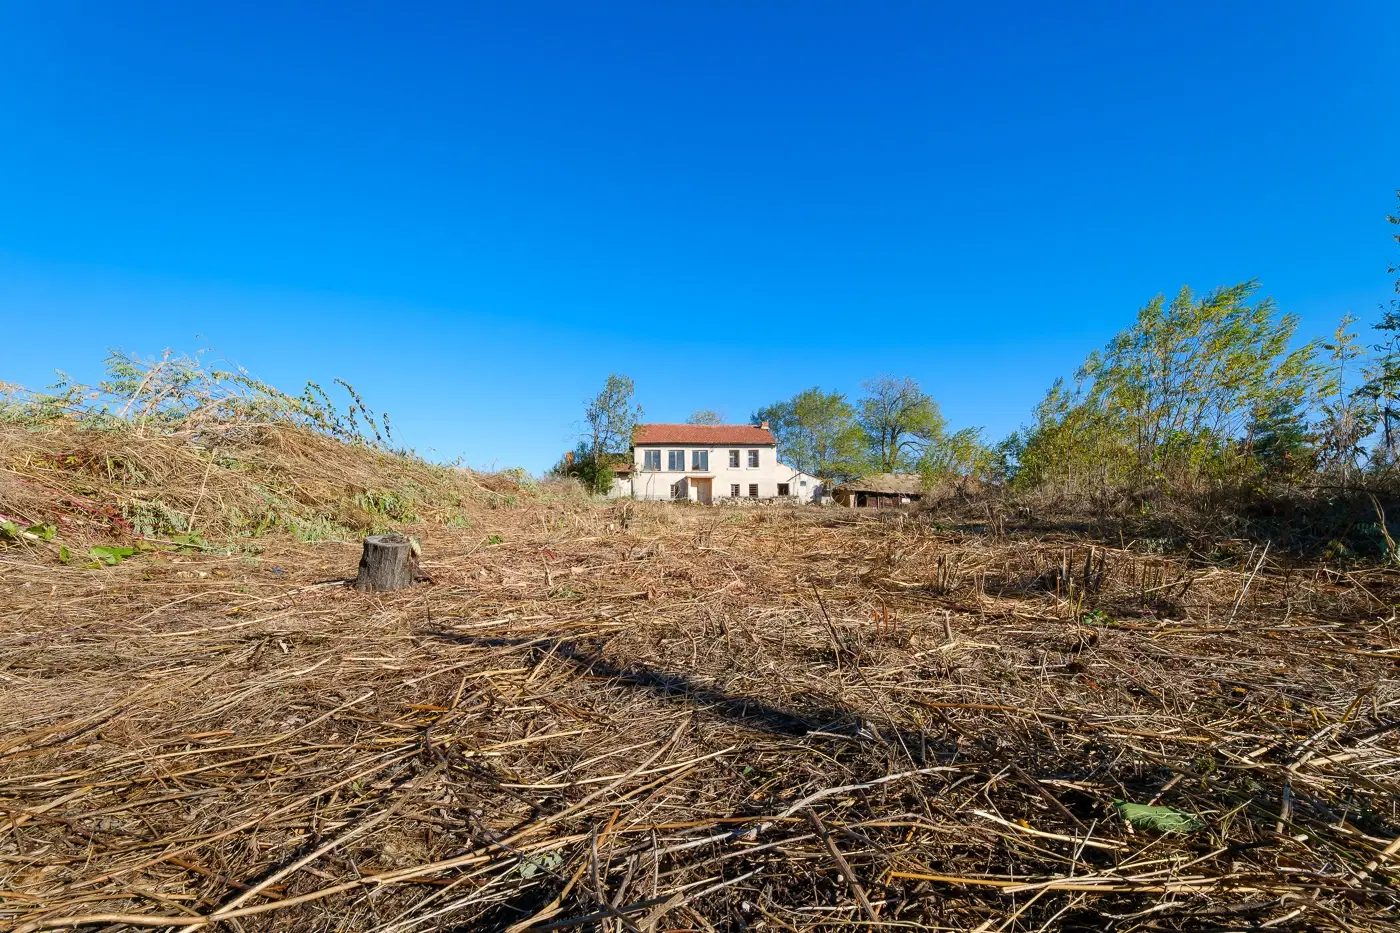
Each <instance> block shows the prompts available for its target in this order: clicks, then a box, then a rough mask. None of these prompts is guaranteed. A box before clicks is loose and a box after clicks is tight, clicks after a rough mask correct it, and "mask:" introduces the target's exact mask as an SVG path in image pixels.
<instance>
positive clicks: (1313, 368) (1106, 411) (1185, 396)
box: [1014, 282, 1331, 487]
mask: <svg viewBox="0 0 1400 933" xmlns="http://www.w3.org/2000/svg"><path fill="white" fill-rule="evenodd" d="M1257 290H1258V286H1257V284H1256V283H1254V282H1245V283H1242V284H1240V285H1234V286H1230V287H1228V288H1221V289H1218V290H1216V291H1213V292H1210V293H1208V294H1206V295H1204V296H1202V297H1199V298H1197V297H1196V296H1194V295H1193V294H1192V293H1191V291H1190V290H1189V289H1185V288H1183V289H1182V290H1181V291H1180V292H1179V293H1178V294H1177V296H1176V297H1175V298H1174V299H1172V300H1171V301H1170V302H1168V301H1166V300H1165V299H1164V298H1163V297H1162V296H1160V295H1159V296H1158V297H1156V298H1154V299H1153V300H1152V301H1151V302H1149V303H1148V304H1147V305H1145V306H1144V307H1143V308H1142V309H1141V310H1140V311H1139V312H1138V316H1137V320H1136V322H1135V323H1134V324H1133V326H1132V327H1130V328H1129V329H1128V330H1125V331H1123V332H1122V333H1120V334H1119V335H1118V336H1116V337H1115V338H1114V339H1113V340H1112V341H1111V342H1110V343H1109V345H1108V346H1107V347H1106V348H1105V349H1104V350H1103V351H1102V352H1095V353H1093V354H1090V356H1089V358H1088V360H1087V361H1086V362H1085V364H1084V366H1083V367H1082V368H1081V369H1080V371H1079V373H1078V375H1077V377H1076V385H1075V388H1074V389H1073V390H1070V389H1067V388H1066V386H1065V384H1064V383H1063V381H1057V382H1056V383H1055V385H1054V386H1052V387H1051V390H1050V392H1049V393H1048V394H1047V395H1046V397H1045V399H1044V400H1043V401H1042V402H1041V403H1040V405H1039V406H1038V407H1037V408H1036V412H1035V424H1034V425H1032V426H1031V427H1030V428H1028V429H1027V430H1026V431H1025V432H1024V433H1023V434H1022V436H1021V437H1020V438H1018V439H1017V441H1016V444H1015V450H1014V453H1015V456H1016V458H1017V481H1018V483H1020V484H1022V485H1036V484H1040V483H1045V482H1050V481H1054V482H1058V483H1064V484H1068V485H1089V486H1099V487H1103V486H1113V485H1122V484H1130V483H1136V482H1140V481H1142V480H1149V481H1155V482H1159V483H1163V482H1170V483H1196V482H1200V481H1203V480H1215V479H1219V478H1221V477H1223V476H1225V475H1227V474H1229V473H1230V472H1231V471H1232V470H1237V469H1238V468H1240V466H1241V465H1242V464H1243V463H1244V462H1247V461H1248V459H1249V457H1248V455H1249V454H1250V452H1251V451H1252V450H1253V446H1254V443H1255V441H1256V440H1260V439H1263V440H1265V441H1267V446H1268V449H1269V451H1270V454H1269V455H1270V456H1274V457H1276V458H1277V457H1282V456H1284V455H1285V454H1288V453H1290V452H1291V453H1296V452H1297V450H1298V444H1300V443H1302V442H1303V441H1304V438H1302V437H1300V436H1298V435H1297V434H1296V432H1294V431H1293V427H1294V421H1293V420H1292V419H1294V413H1297V412H1299V411H1301V410H1304V409H1306V408H1308V407H1309V406H1310V405H1313V404H1316V403H1317V401H1318V400H1319V398H1320V397H1321V394H1322V393H1323V392H1324V391H1325V390H1327V389H1328V388H1329V387H1330V385H1331V383H1330V382H1329V379H1328V373H1327V370H1326V369H1325V368H1324V367H1323V366H1321V365H1320V364H1319V363H1318V361H1317V359H1316V357H1317V352H1318V349H1319V344H1318V342H1316V341H1309V342H1307V343H1305V344H1303V345H1302V346H1299V347H1296V348H1291V344H1292V342H1293V338H1294V335H1295V333H1296V331H1297V327H1298V321H1297V318H1296V317H1294V316H1293V315H1288V314H1283V315H1281V314H1279V313H1278V311H1277V309H1276V307H1275V306H1274V303H1273V302H1272V301H1271V300H1270V299H1267V298H1265V299H1261V300H1257V301H1254V302H1253V303H1251V300H1252V299H1253V298H1254V295H1255V293H1256V291H1257Z"/></svg>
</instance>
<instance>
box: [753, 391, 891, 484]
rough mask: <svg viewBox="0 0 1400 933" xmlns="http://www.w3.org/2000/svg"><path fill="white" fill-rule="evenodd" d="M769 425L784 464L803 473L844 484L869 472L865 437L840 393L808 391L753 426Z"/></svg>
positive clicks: (761, 414) (764, 411)
mask: <svg viewBox="0 0 1400 933" xmlns="http://www.w3.org/2000/svg"><path fill="white" fill-rule="evenodd" d="M764 421H767V422H768V428H769V430H770V431H772V432H773V437H774V438H775V439H776V440H777V442H778V457H779V459H781V460H782V461H783V462H784V463H786V464H788V465H790V466H794V467H796V468H797V469H799V470H801V471H803V472H804V473H810V474H812V475H813V476H818V477H821V478H823V479H833V480H836V481H838V482H839V481H840V480H843V479H847V478H849V477H852V476H856V475H859V474H860V473H862V472H864V471H865V468H866V451H865V447H864V441H865V436H864V434H863V432H862V431H861V428H860V425H859V424H857V423H856V420H855V409H854V408H853V407H852V406H851V404H850V403H849V402H847V401H846V397H845V396H844V395H842V394H841V393H840V392H823V391H822V390H821V388H820V387H816V386H814V387H813V388H810V389H805V390H803V391H801V392H799V393H797V394H796V395H794V396H793V397H792V398H790V399H788V400H786V401H781V402H774V403H773V404H772V405H769V406H768V407H766V408H760V409H759V410H758V411H756V412H755V413H754V415H753V423H754V424H755V425H757V424H762V423H763V422H764Z"/></svg>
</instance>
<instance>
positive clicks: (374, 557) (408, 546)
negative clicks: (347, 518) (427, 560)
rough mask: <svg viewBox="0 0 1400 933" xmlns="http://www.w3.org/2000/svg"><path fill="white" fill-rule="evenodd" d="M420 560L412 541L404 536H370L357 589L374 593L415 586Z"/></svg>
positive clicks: (356, 582) (361, 561) (362, 556)
mask: <svg viewBox="0 0 1400 933" xmlns="http://www.w3.org/2000/svg"><path fill="white" fill-rule="evenodd" d="M417 571H418V561H417V560H416V559H415V555H414V553H413V542H411V541H409V540H408V538H406V537H405V536H403V535H397V534H394V535H370V536H369V537H368V538H365V549H364V553H362V554H361V555H360V574H359V576H357V577H356V578H355V589H357V590H362V591H371V592H385V591H387V590H401V589H403V588H404V587H406V586H412V585H413V580H414V578H415V577H416V576H417Z"/></svg>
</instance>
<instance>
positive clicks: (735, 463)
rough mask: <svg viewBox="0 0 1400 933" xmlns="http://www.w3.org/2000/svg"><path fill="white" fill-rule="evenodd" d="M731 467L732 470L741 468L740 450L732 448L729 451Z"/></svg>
mask: <svg viewBox="0 0 1400 933" xmlns="http://www.w3.org/2000/svg"><path fill="white" fill-rule="evenodd" d="M729 468H730V469H731V470H737V469H739V451H737V450H731V451H730V452H729Z"/></svg>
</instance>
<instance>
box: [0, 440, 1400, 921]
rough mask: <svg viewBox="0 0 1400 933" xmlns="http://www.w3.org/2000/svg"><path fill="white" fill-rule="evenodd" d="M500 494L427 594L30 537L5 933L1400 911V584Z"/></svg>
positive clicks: (435, 557) (443, 560)
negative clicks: (1159, 817) (108, 560)
mask: <svg viewBox="0 0 1400 933" xmlns="http://www.w3.org/2000/svg"><path fill="white" fill-rule="evenodd" d="M13 452H14V449H13V448H11V450H10V453H11V454H13ZM138 453H139V452H138ZM201 469H202V462H201ZM366 469H372V468H371V467H366ZM10 475H11V477H12V478H14V477H15V476H16V475H17V474H15V473H11V474H10ZM35 475H36V474H35V473H34V472H33V471H30V472H29V473H26V474H25V479H26V482H28V481H30V480H32V478H33V477H34V476H35ZM181 475H182V476H183V477H185V479H184V480H183V482H184V483H185V484H186V485H185V486H183V487H181V488H182V491H181V492H179V495H181V496H185V495H188V496H190V497H191V500H192V498H193V495H194V490H195V489H197V484H198V483H199V482H200V481H201V478H200V477H199V476H198V475H197V471H195V470H194V469H193V468H189V469H185V470H184V472H183V473H181ZM289 475H291V474H289ZM370 479H371V481H372V483H366V485H371V484H372V485H377V486H383V485H385V483H384V482H383V481H381V480H378V479H375V478H374V477H370ZM300 481H301V480H298V482H300ZM317 481H318V482H319V480H317ZM327 482H330V480H327ZM26 488H27V487H26ZM226 492H227V491H226V490H223V489H220V488H213V489H212V490H211V489H210V488H209V486H208V485H206V487H205V493H204V494H205V496H206V497H208V496H211V495H212V496H215V497H218V496H223V495H225V494H226ZM227 494H228V495H232V494H233V493H232V492H227ZM182 501H183V500H182ZM35 507H36V508H37V507H38V506H37V505H36V506H35ZM473 508H475V509H477V511H476V512H474V513H473V519H474V522H475V524H474V525H473V527H472V528H471V529H470V530H452V529H447V528H443V527H441V526H436V525H429V524H423V525H419V526H417V527H415V528H413V529H411V530H413V531H415V532H416V533H419V534H421V535H422V536H423V549H424V553H425V558H426V559H425V569H426V570H427V571H428V572H429V573H430V574H431V576H432V577H433V579H434V580H435V581H436V582H435V583H434V584H430V585H429V584H424V585H419V586H417V587H415V588H413V589H412V590H409V591H405V592H402V593H394V594H390V595H386V596H373V595H363V594H359V593H356V592H355V591H353V590H352V589H350V588H349V587H346V586H344V585H342V583H341V582H340V581H342V580H343V578H345V577H347V576H349V575H350V574H351V573H352V571H353V569H354V567H355V562H356V559H357V557H358V551H357V546H356V545H355V544H353V543H343V542H322V543H302V542H296V541H293V540H291V539H289V538H288V537H286V536H285V535H276V536H271V537H269V538H266V539H263V547H264V550H263V551H262V552H261V553H260V554H258V555H257V556H256V557H250V556H248V555H240V554H221V553H198V554H183V555H182V554H174V553H171V552H155V553H151V554H146V555H142V556H140V557H137V558H135V559H132V560H129V561H126V562H124V563H122V564H120V565H119V566H116V567H111V568H106V569H103V570H85V569H80V568H78V567H77V566H72V565H70V566H69V567H60V566H57V565H55V564H53V563H52V561H50V560H48V559H47V557H46V555H45V554H43V553H40V552H38V551H30V550H25V549H22V548H13V549H11V550H9V551H6V552H3V553H0V596H2V597H3V599H4V606H5V608H6V613H5V617H4V623H3V627H2V628H0V710H3V734H0V807H3V811H0V826H3V828H4V832H3V835H0V924H3V925H5V926H8V927H11V928H14V929H16V930H22V931H35V930H46V929H56V928H63V927H74V926H79V925H86V926H87V927H88V928H90V929H100V928H111V929H120V928H123V927H132V928H134V927H160V928H168V929H177V930H191V931H192V930H197V929H204V928H208V929H212V928H216V927H218V928H224V929H229V930H235V931H253V930H364V931H368V930H375V931H383V933H391V931H392V933H414V931H425V930H444V929H454V930H502V931H504V930H511V931H516V933H521V931H525V930H539V931H544V930H564V929H605V930H630V931H637V930H667V929H671V930H680V929H685V930H730V929H768V930H814V929H828V928H881V929H883V928H890V929H914V928H919V929H945V930H973V929H976V930H982V931H994V930H995V931H1004V930H1069V929H1079V930H1083V929H1109V928H1111V929H1115V930H1124V931H1131V930H1162V929H1183V930H1184V929H1191V930H1199V929H1222V930H1223V929H1256V928H1266V929H1269V930H1287V929H1337V930H1381V929H1393V928H1394V922H1395V916H1396V913H1395V911H1396V908H1397V901H1398V900H1400V891H1397V888H1396V883H1397V880H1400V856H1397V850H1400V841H1397V840H1400V836H1398V835H1397V828H1398V827H1400V814H1397V812H1396V807H1397V806H1398V805H1400V804H1398V803H1397V801H1400V777H1398V775H1400V771H1398V770H1397V763H1400V744H1397V737H1400V690H1397V686H1396V680H1395V674H1396V665H1397V662H1398V661H1400V641H1397V638H1396V635H1397V632H1396V622H1395V617H1394V613H1393V609H1392V607H1393V605H1394V603H1395V602H1396V600H1397V598H1400V585H1398V584H1400V576H1397V573H1396V572H1395V571H1390V570H1372V571H1365V572H1350V573H1345V572H1339V571H1336V570H1329V569H1325V568H1321V567H1312V566H1307V567H1302V566H1289V565H1286V564H1283V563H1280V561H1279V560H1278V559H1277V558H1276V555H1275V554H1273V553H1269V554H1263V555H1260V554H1257V553H1256V554H1255V555H1253V557H1252V558H1251V559H1249V560H1242V561H1240V562H1239V563H1238V565H1236V566H1232V567H1229V568H1226V567H1221V566H1215V565H1207V564H1204V563H1201V562H1199V561H1194V562H1193V561H1188V560H1186V559H1183V558H1179V557H1171V556H1153V555H1143V554H1141V553H1137V552H1135V551H1133V550H1131V549H1129V548H1118V547H1103V546H1101V545H1090V544H1088V543H1087V542H1081V541H1077V540H1073V539H1069V538H1065V539H1063V540H1056V539H1051V538H1045V537H1041V538H1030V537H1027V536H1024V535H1020V536H1018V535H1017V534H1016V533H1014V532H1009V533H1007V534H1006V535H1005V536H1004V537H1002V536H1000V535H999V534H996V535H994V534H989V533H972V532H964V531H959V530H957V529H952V530H937V529H936V528H934V527H933V526H931V525H930V524H929V523H928V522H927V521H916V520H904V519H901V520H900V521H899V522H898V523H895V522H892V521H884V520H879V519H877V518H872V517H869V516H862V515H856V514H854V513H852V512H848V511H845V510H823V509H815V508H812V509H805V510H802V509H798V510H785V509H773V510H768V509H764V510H726V509H723V508H713V509H698V508H684V507H674V506H669V505H663V504H655V503H640V502H639V503H625V504H622V505H609V506H591V505H587V504H582V503H579V502H577V501H572V502H569V501H557V502H551V501H544V500H542V499H539V498H522V499H521V500H520V501H519V502H518V503H517V505H516V507H514V508H509V507H506V508H497V509H492V510H490V511H489V512H488V511H487V506H486V505H485V504H482V503H480V502H478V503H476V504H475V505H474V506H473ZM488 531H489V532H490V533H491V534H492V535H495V536H498V537H499V538H500V539H501V543H499V544H496V543H490V544H484V543H483V536H484V535H485V534H486V533H487V532H488ZM1115 800H1120V801H1125V802H1128V803H1134V804H1155V805H1159V806H1165V807H1170V808H1172V809H1173V811H1175V812H1177V813H1179V814H1184V815H1185V817H1183V819H1186V820H1187V821H1188V822H1189V823H1190V824H1191V825H1193V826H1195V828H1188V829H1187V830H1186V831H1178V832H1162V831H1159V830H1157V829H1153V828H1150V827H1148V826H1146V825H1144V824H1142V823H1141V822H1139V823H1138V825H1133V824H1131V823H1129V822H1126V821H1125V819H1124V817H1123V815H1122V814H1121V812H1120V810H1119V808H1118V807H1117V806H1116V805H1115V803H1114V801H1115Z"/></svg>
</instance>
